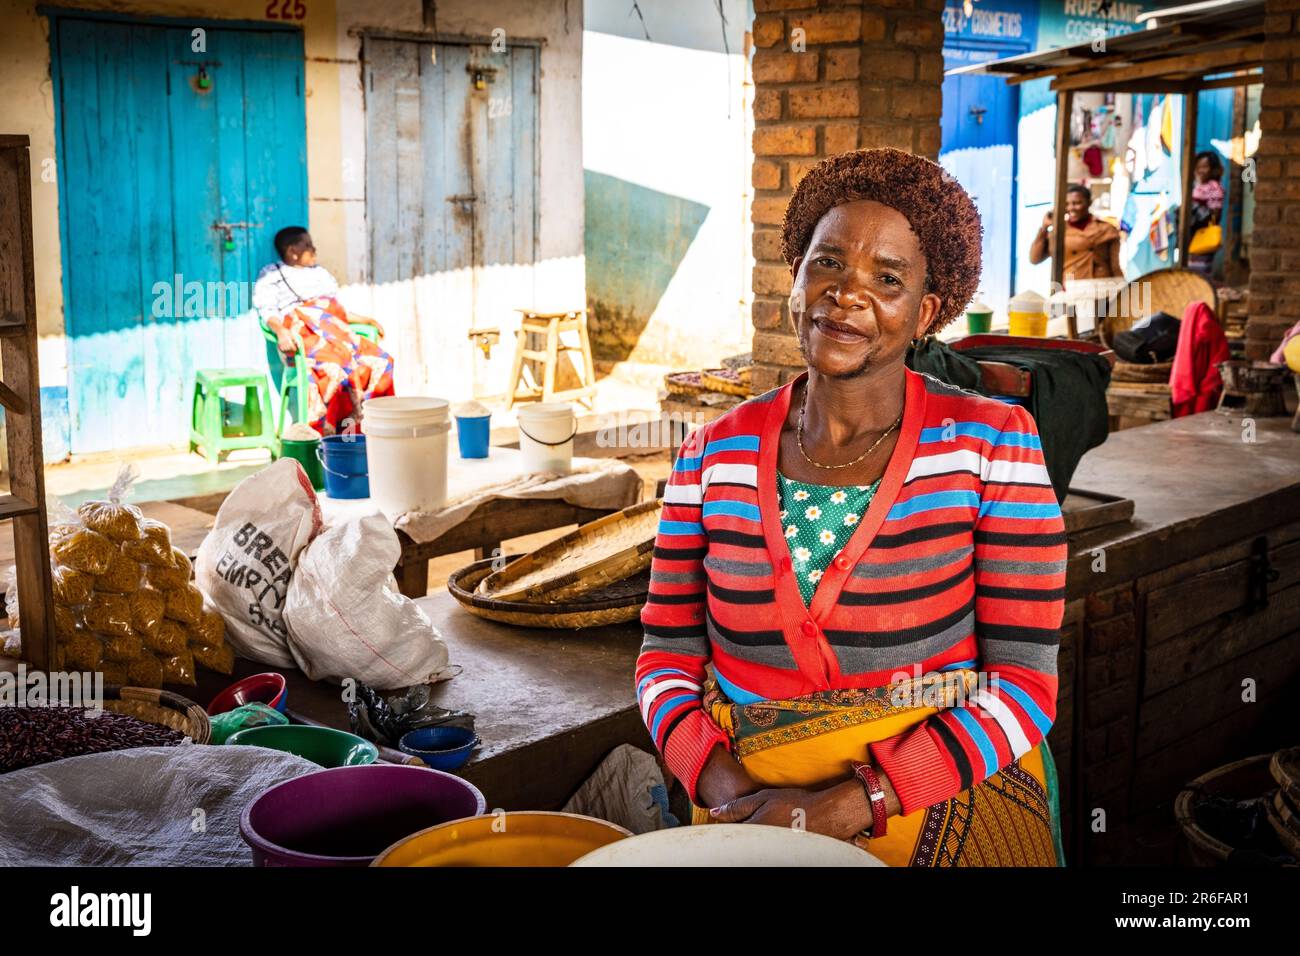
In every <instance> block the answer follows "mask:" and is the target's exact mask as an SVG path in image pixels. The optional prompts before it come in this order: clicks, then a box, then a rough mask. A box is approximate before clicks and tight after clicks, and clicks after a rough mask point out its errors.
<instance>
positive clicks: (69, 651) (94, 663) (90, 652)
mask: <svg viewBox="0 0 1300 956" xmlns="http://www.w3.org/2000/svg"><path fill="white" fill-rule="evenodd" d="M60 646H61V647H62V648H63V661H64V664H66V665H67V666H69V667H71V668H72V669H74V670H79V671H93V670H95V669H96V668H98V667H99V662H100V661H101V660H103V658H104V645H103V644H101V643H100V641H99V638H97V637H95V635H94V634H91V633H90V632H89V631H87V630H84V629H83V630H78V631H76V632H75V633H73V634H72V636H71V637H69V638H68V640H66V641H64V642H62V644H61V645H60Z"/></svg>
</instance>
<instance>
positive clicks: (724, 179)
mask: <svg viewBox="0 0 1300 956" xmlns="http://www.w3.org/2000/svg"><path fill="white" fill-rule="evenodd" d="M639 9H640V11H641V14H642V15H643V17H644V24H643V22H642V20H640V19H638V17H637V15H636V13H634V12H632V5H631V3H629V2H627V0H586V2H585V10H586V14H585V30H584V34H583V68H582V144H583V151H582V162H583V166H584V167H585V168H586V169H589V170H592V171H594V172H598V173H603V174H605V175H608V176H615V177H618V178H620V179H623V180H627V181H629V182H632V183H636V184H638V185H641V186H645V187H647V188H649V189H654V190H658V191H660V192H663V193H669V194H671V195H674V196H680V197H683V198H686V199H689V200H692V201H694V202H698V203H702V204H704V205H706V206H708V207H709V212H708V215H707V217H706V218H705V220H704V223H703V225H702V226H701V227H700V230H699V232H698V233H697V234H696V236H695V239H694V241H693V243H692V244H691V246H690V249H689V250H688V252H687V254H686V257H685V259H684V260H683V261H682V262H681V265H680V267H679V268H678V270H677V272H676V274H675V275H674V277H673V279H672V281H671V282H670V284H669V285H668V288H667V289H666V291H665V292H664V294H663V297H662V298H661V299H660V301H659V304H658V307H657V308H656V309H655V311H654V313H653V315H652V316H651V318H650V322H649V324H648V325H647V327H646V329H645V331H644V333H643V334H642V335H641V338H640V340H639V343H638V345H637V347H636V349H635V350H634V351H633V353H632V355H631V359H632V360H633V361H642V362H648V363H667V364H673V365H678V366H686V367H689V366H697V367H698V366H701V365H705V364H707V363H715V362H716V361H717V360H718V359H719V358H720V357H722V356H724V355H727V354H730V353H735V352H740V351H746V350H748V349H749V347H750V341H751V338H752V332H753V330H752V326H751V321H750V306H751V303H752V293H751V290H750V279H751V275H752V272H753V265H754V260H753V254H752V249H751V233H752V228H751V223H750V217H749V208H750V199H751V187H750V170H751V168H752V166H753V160H754V156H753V149H752V147H751V142H750V140H751V135H752V131H753V117H752V110H751V103H752V93H753V86H752V82H751V80H750V74H749V57H748V50H747V43H748V32H747V31H748V29H749V24H750V23H751V22H752V19H753V12H752V10H751V7H750V3H749V0H723V2H722V13H723V14H724V15H725V18H726V26H725V43H724V26H723V22H722V18H721V17H720V15H719V11H718V8H717V6H716V4H715V3H714V2H712V0H656V2H653V3H641V4H639ZM647 32H648V33H649V36H650V39H649V40H647V39H646V33H647ZM728 51H729V52H728Z"/></svg>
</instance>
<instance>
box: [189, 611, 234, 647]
mask: <svg viewBox="0 0 1300 956" xmlns="http://www.w3.org/2000/svg"><path fill="white" fill-rule="evenodd" d="M190 643H191V644H211V645H212V646H213V647H220V646H221V645H223V644H225V643H226V619H225V618H224V617H222V616H221V615H220V614H218V613H217V612H216V611H214V610H212V608H208V607H205V608H204V609H203V613H202V614H200V615H199V620H198V623H197V624H193V625H191V626H190Z"/></svg>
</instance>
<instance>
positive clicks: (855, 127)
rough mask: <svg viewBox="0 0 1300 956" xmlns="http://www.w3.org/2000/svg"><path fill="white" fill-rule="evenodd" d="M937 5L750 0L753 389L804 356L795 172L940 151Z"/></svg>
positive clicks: (930, 0) (777, 378)
mask: <svg viewBox="0 0 1300 956" xmlns="http://www.w3.org/2000/svg"><path fill="white" fill-rule="evenodd" d="M1294 2H1297V3H1300V0H1294ZM943 6H944V0H874V2H861V0H859V2H858V3H854V2H852V0H838V2H834V0H821V2H819V0H754V10H755V13H756V16H755V19H754V46H755V48H756V49H755V52H754V88H755V89H754V169H753V183H754V204H753V222H754V259H755V264H754V311H753V318H754V362H755V368H754V378H753V381H754V387H755V390H756V391H765V390H767V389H769V388H772V387H774V386H776V385H779V384H781V383H782V382H785V381H787V380H788V379H789V378H790V377H791V376H792V375H794V374H797V372H798V371H799V370H801V369H802V368H803V360H802V358H801V357H800V355H799V345H798V342H797V340H796V339H795V334H794V326H793V325H792V324H791V321H790V312H789V305H788V302H787V300H786V297H787V296H788V295H789V292H790V271H789V269H788V268H787V267H786V264H785V261H784V260H783V259H782V258H781V220H782V218H783V217H784V215H785V207H786V204H787V203H788V202H789V201H790V195H791V193H792V192H793V191H794V187H795V186H796V185H797V184H798V182H799V180H800V179H802V178H803V176H804V174H805V173H806V172H807V171H808V170H809V169H810V168H811V167H813V166H814V165H816V164H817V162H818V161H819V160H821V159H824V158H826V157H827V156H833V155H835V154H836V153H842V152H845V151H847V150H851V149H859V148H866V147H873V146H896V147H898V148H899V149H906V150H909V151H910V152H913V153H919V154H921V155H923V156H929V157H930V158H931V159H933V158H935V157H936V156H938V154H939V142H940V136H941V134H940V129H939V117H940V113H941V112H942V101H941V92H940V91H941V88H942V84H943V53H942V48H943V20H942V11H943ZM799 31H802V32H799Z"/></svg>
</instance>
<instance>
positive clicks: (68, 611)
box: [54, 604, 77, 641]
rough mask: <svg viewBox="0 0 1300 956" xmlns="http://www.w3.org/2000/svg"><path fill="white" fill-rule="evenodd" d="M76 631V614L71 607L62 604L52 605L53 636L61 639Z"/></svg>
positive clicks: (70, 635)
mask: <svg viewBox="0 0 1300 956" xmlns="http://www.w3.org/2000/svg"><path fill="white" fill-rule="evenodd" d="M76 631H77V616H76V615H75V614H73V613H72V608H70V607H65V606H64V605H62V604H56V605H54V636H55V638H56V639H58V640H60V641H62V640H67V639H68V638H70V637H72V635H73V634H75V633H76Z"/></svg>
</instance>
